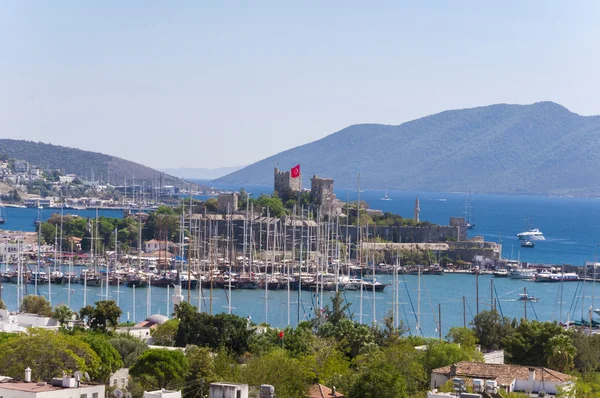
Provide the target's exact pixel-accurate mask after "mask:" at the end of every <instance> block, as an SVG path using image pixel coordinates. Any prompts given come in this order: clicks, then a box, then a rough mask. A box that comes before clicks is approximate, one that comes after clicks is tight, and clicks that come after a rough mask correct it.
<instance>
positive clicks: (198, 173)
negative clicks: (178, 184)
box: [160, 166, 244, 180]
mask: <svg viewBox="0 0 600 398" xmlns="http://www.w3.org/2000/svg"><path fill="white" fill-rule="evenodd" d="M243 167H244V166H232V167H218V168H214V169H208V168H193V167H178V168H168V169H160V170H161V171H164V172H165V173H168V174H170V175H172V176H175V177H179V178H185V179H194V180H214V179H215V178H219V177H223V176H225V175H227V174H229V173H233V172H234V171H238V170H240V169H241V168H243Z"/></svg>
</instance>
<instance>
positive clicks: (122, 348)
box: [108, 334, 148, 368]
mask: <svg viewBox="0 0 600 398" xmlns="http://www.w3.org/2000/svg"><path fill="white" fill-rule="evenodd" d="M108 342H109V343H110V344H111V345H112V346H113V347H114V348H115V350H117V352H118V353H119V355H120V356H121V360H122V361H123V366H125V367H126V368H129V367H131V365H133V364H134V363H135V361H137V359H138V358H139V356H140V355H142V353H143V352H144V351H146V350H147V349H148V345H147V344H146V343H144V342H143V341H142V340H140V339H138V338H135V337H133V336H129V335H126V334H120V335H118V336H116V337H113V338H111V339H110V340H108Z"/></svg>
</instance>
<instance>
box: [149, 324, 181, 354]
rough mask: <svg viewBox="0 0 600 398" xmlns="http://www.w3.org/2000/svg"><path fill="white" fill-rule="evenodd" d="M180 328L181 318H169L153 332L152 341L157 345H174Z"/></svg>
mask: <svg viewBox="0 0 600 398" xmlns="http://www.w3.org/2000/svg"><path fill="white" fill-rule="evenodd" d="M178 328H179V319H169V320H168V321H167V322H165V323H163V324H162V325H158V327H157V328H156V329H155V330H154V331H153V332H152V341H153V343H154V344H155V345H162V346H169V347H171V346H173V345H175V339H176V337H177V329H178Z"/></svg>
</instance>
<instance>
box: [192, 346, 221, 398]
mask: <svg viewBox="0 0 600 398" xmlns="http://www.w3.org/2000/svg"><path fill="white" fill-rule="evenodd" d="M185 356H186V357H187V359H188V363H189V370H188V374H187V378H186V383H185V385H186V387H185V389H184V394H186V395H187V394H189V393H191V392H192V391H198V390H199V389H200V390H201V391H200V393H201V395H200V396H201V397H203V396H204V395H202V392H203V390H206V391H208V389H209V388H210V387H209V386H210V383H213V382H215V381H217V380H218V377H217V374H216V373H215V366H214V363H213V359H212V357H211V353H210V350H209V349H208V348H205V347H198V346H195V345H191V346H188V347H187V348H186V349H185Z"/></svg>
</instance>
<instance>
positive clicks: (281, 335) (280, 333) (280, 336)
mask: <svg viewBox="0 0 600 398" xmlns="http://www.w3.org/2000/svg"><path fill="white" fill-rule="evenodd" d="M279 338H280V339H282V338H283V330H282V331H281V332H279Z"/></svg>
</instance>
